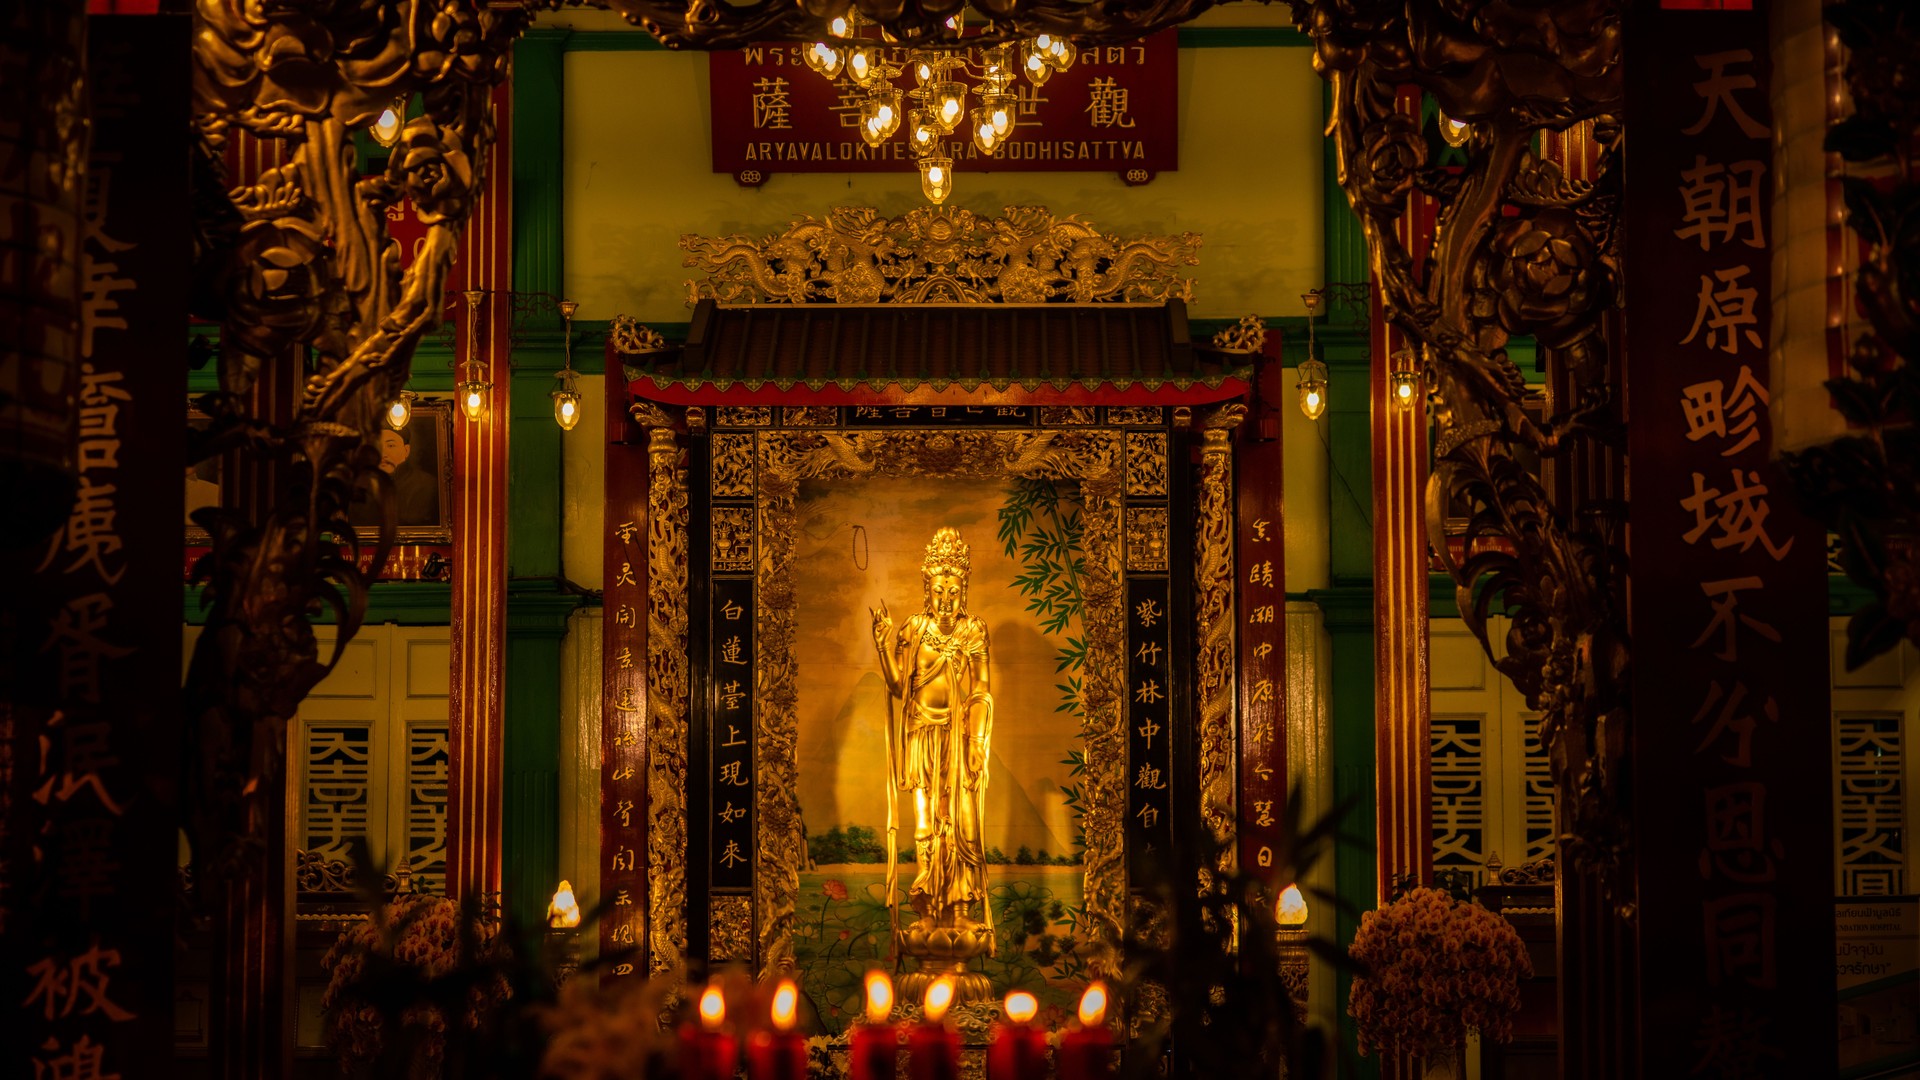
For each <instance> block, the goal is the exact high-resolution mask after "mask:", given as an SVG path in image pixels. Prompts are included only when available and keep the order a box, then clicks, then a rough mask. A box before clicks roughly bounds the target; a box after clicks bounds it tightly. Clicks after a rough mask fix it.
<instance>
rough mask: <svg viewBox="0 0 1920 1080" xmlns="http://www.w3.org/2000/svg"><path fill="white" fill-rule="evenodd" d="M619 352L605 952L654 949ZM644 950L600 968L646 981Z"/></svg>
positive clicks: (604, 778) (612, 453)
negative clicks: (608, 900)
mask: <svg viewBox="0 0 1920 1080" xmlns="http://www.w3.org/2000/svg"><path fill="white" fill-rule="evenodd" d="M629 404H630V400H629V397H628V393H627V380H626V375H625V373H624V371H623V370H622V367H621V363H620V355H619V354H618V353H616V352H614V350H613V349H612V348H611V347H609V348H608V349H607V457H606V467H607V471H606V477H605V485H606V501H607V513H606V535H605V536H604V538H603V550H604V552H605V562H604V565H605V569H606V577H605V579H604V580H605V582H606V592H605V597H604V599H603V601H602V608H601V611H602V617H603V619H604V627H603V630H602V635H601V639H600V647H601V675H600V680H601V694H602V700H601V710H600V749H601V758H600V761H601V764H600V892H601V895H602V896H607V897H611V898H612V899H613V907H612V908H611V910H610V911H609V912H608V914H607V915H606V916H605V917H603V918H602V919H601V920H600V952H601V955H603V956H607V957H611V956H612V955H613V954H616V953H620V952H624V951H627V950H638V949H641V947H642V946H644V945H646V944H647V933H646V927H647V910H648V907H647V812H648V804H647V765H648V761H647V725H646V715H647V586H648V580H647V534H648V527H649V520H648V509H647V492H648V484H649V474H648V470H647V436H646V432H644V431H643V430H641V428H640V426H639V425H638V424H635V423H634V422H633V421H632V420H631V419H630V418H629V416H628V413H627V408H628V405H629ZM647 971H648V967H647V964H646V955H645V953H644V951H638V952H635V953H634V954H633V955H632V956H626V957H621V958H620V959H618V960H616V961H614V962H613V963H612V964H610V965H609V966H607V967H605V968H603V969H602V975H601V978H602V979H603V980H605V981H609V982H611V981H616V980H629V981H631V980H637V979H644V978H646V976H647Z"/></svg>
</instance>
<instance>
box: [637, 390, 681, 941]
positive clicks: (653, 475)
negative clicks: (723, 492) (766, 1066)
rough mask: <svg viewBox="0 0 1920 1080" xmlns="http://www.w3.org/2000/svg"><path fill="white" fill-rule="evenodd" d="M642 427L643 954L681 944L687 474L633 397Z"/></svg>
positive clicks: (662, 428) (659, 422) (665, 430)
mask: <svg viewBox="0 0 1920 1080" xmlns="http://www.w3.org/2000/svg"><path fill="white" fill-rule="evenodd" d="M633 417H634V419H635V420H637V421H639V422H640V423H641V424H643V425H645V426H646V427H647V428H648V432H647V474H648V492H647V919H648V924H649V931H648V935H647V937H648V941H647V954H648V957H649V963H650V965H651V970H653V971H660V970H663V969H665V968H669V967H672V966H674V965H675V964H678V963H679V962H680V960H681V958H682V956H683V955H684V954H685V952H686V948H687V859H688V857H689V853H688V851H687V795H686V785H687V474H686V469H685V466H684V465H683V464H682V459H681V452H680V442H679V438H678V437H677V436H676V435H675V434H674V430H673V427H672V424H673V420H672V418H671V417H670V416H668V415H667V414H666V413H665V412H664V411H662V410H661V409H659V408H658V407H657V406H654V405H651V404H648V403H646V402H636V403H635V404H634V406H633Z"/></svg>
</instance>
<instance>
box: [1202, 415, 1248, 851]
mask: <svg viewBox="0 0 1920 1080" xmlns="http://www.w3.org/2000/svg"><path fill="white" fill-rule="evenodd" d="M1246 415H1247V407H1246V406H1245V405H1238V404H1235V405H1222V406H1220V407H1218V408H1216V409H1214V410H1212V411H1211V412H1210V413H1208V414H1207V415H1206V416H1205V417H1204V418H1202V421H1201V428H1202V431H1201V440H1202V441H1201V445H1200V506H1199V515H1198V518H1197V519H1196V520H1195V522H1194V530H1195V531H1194V547H1195V563H1194V570H1193V589H1194V605H1193V608H1194V611H1193V618H1194V645H1195V648H1196V650H1197V655H1196V657H1195V661H1194V688H1195V697H1196V698H1197V701H1198V705H1199V713H1200V715H1199V721H1200V724H1199V727H1200V820H1201V821H1202V822H1203V823H1205V825H1206V827H1207V832H1208V835H1209V836H1211V837H1212V838H1213V841H1214V843H1216V844H1218V845H1219V846H1220V856H1219V859H1220V861H1219V869H1220V870H1222V871H1226V872H1229V873H1231V872H1232V870H1233V867H1234V851H1233V844H1232V840H1233V836H1234V831H1235V826H1234V822H1235V816H1234V815H1235V805H1236V803H1235V799H1234V789H1235V762H1236V761H1237V760H1238V756H1239V755H1238V753H1237V750H1236V747H1235V742H1234V731H1233V692H1234V687H1233V659H1234V633H1233V629H1234V626H1233V587H1234V581H1235V578H1236V575H1235V573H1234V570H1233V449H1232V437H1233V429H1234V428H1236V427H1238V426H1239V425H1240V422H1241V421H1242V420H1243V419H1245V418H1246Z"/></svg>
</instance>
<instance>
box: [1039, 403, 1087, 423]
mask: <svg viewBox="0 0 1920 1080" xmlns="http://www.w3.org/2000/svg"><path fill="white" fill-rule="evenodd" d="M1098 412H1099V410H1098V409H1095V408H1094V407H1093V406H1091V405H1042V406H1041V407H1040V422H1041V423H1042V424H1045V425H1047V426H1048V427H1062V426H1066V425H1069V424H1092V423H1095V422H1096V421H1097V420H1098V416H1097V415H1096V414H1097V413H1098Z"/></svg>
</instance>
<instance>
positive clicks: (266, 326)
mask: <svg viewBox="0 0 1920 1080" xmlns="http://www.w3.org/2000/svg"><path fill="white" fill-rule="evenodd" d="M530 18H531V14H530V12H529V11H528V10H527V9H526V8H523V7H521V6H518V5H515V6H512V7H493V6H490V5H486V4H482V3H474V2H465V0H451V2H449V0H436V2H433V3H426V2H421V0H399V2H394V3H380V4H375V3H343V4H267V5H261V4H255V3H244V2H242V0H206V2H202V3H199V4H197V5H195V27H194V37H193V91H194V102H195V121H196V127H197V130H198V132H199V136H200V142H201V145H200V149H199V154H198V160H197V162H196V167H195V185H196V188H197V190H196V193H195V202H194V207H195V210H194V212H195V215H196V219H197V220H196V222H195V241H196V252H195V256H196V266H195V268H194V273H195V276H196V278H197V280H198V282H199V287H198V289H197V290H196V305H197V306H200V307H202V308H203V309H204V310H203V311H202V312H201V313H202V314H209V315H213V316H215V317H217V318H219V320H220V322H221V329H220V354H219V375H220V389H219V390H218V391H217V392H215V393H213V394H210V395H207V396H206V397H204V398H202V399H201V402H200V404H201V407H202V408H203V409H205V411H206V412H207V413H208V415H209V416H210V417H211V423H210V424H209V425H208V426H207V427H206V428H205V430H204V431H200V432H191V433H190V434H189V456H190V459H191V460H195V461H198V460H204V459H206V458H209V457H213V456H215V455H218V454H221V453H225V452H228V451H237V452H239V453H240V454H241V456H242V460H244V461H247V462H256V461H257V462H268V461H274V462H278V463H279V469H280V471H279V475H278V478H277V481H276V487H277V491H278V496H277V501H275V502H273V503H272V504H271V505H270V506H266V507H264V508H262V509H261V510H259V511H258V512H256V513H254V514H253V515H252V516H251V517H249V516H248V515H246V514H243V513H242V512H239V511H235V510H225V509H208V510H203V511H201V512H200V515H201V516H200V520H201V522H202V523H204V524H206V526H207V528H208V532H209V534H210V535H211V538H212V553H211V554H210V555H209V556H208V557H207V558H206V559H205V560H203V561H202V562H201V563H200V564H199V566H198V567H197V568H196V573H197V574H199V575H202V576H204V577H206V578H207V587H206V592H205V594H204V596H205V600H206V603H207V605H208V617H207V623H206V631H205V633H204V634H203V635H202V636H201V638H200V640H199V644H198V645H197V646H196V648H195V651H194V656H193V659H192V662H191V665H190V667H189V671H188V675H187V682H186V693H187V701H188V706H187V709H188V725H189V735H188V739H189V742H190V743H191V744H192V745H193V746H195V747H196V748H197V753H196V754H194V755H192V756H191V757H190V764H189V776H188V778H187V782H186V784H185V790H187V791H189V792H191V793H192V796H193V798H192V801H191V803H190V805H189V806H188V808H187V812H188V816H189V819H190V825H191V827H192V829H193V833H194V844H193V848H194V853H195V858H196V859H197V860H200V861H202V864H203V865H206V864H208V863H214V864H226V865H232V866H238V865H242V864H244V863H245V862H246V861H247V860H248V859H250V858H252V857H253V856H252V855H250V854H249V852H252V851H257V850H259V847H258V845H259V842H260V841H261V837H259V836H257V835H253V834H254V832H255V831H256V830H257V829H258V828H259V827H260V826H261V825H262V824H263V823H265V822H270V821H275V820H277V818H276V817H275V816H274V815H272V814H259V813H250V812H249V811H248V809H247V804H248V800H249V798H251V797H254V796H251V795H248V794H244V793H258V797H267V798H271V797H277V796H276V793H277V792H278V791H279V786H278V785H277V784H273V783H267V782H265V781H266V779H267V778H270V777H272V776H274V775H276V774H279V773H281V772H283V771H284V764H283V762H284V758H285V745H284V742H285V720H286V718H288V717H291V716H292V715H293V714H294V711H295V709H296V708H297V706H298V704H299V702H300V700H301V699H302V698H303V697H305V696H306V694H307V692H308V691H309V690H310V689H312V687H313V686H314V685H315V684H316V683H318V682H319V680H320V679H321V678H323V677H324V676H325V675H326V673H327V671H328V670H329V669H330V668H331V667H332V664H333V662H334V660H336V659H337V658H338V656H339V655H340V650H341V649H342V648H344V647H345V646H346V644H347V642H348V641H349V640H350V639H351V638H352V637H353V635H354V633H355V631H356V630H357V629H358V628H359V625H360V621H361V618H362V616H363V614H364V611H365V608H366V599H367V585H368V582H369V580H370V579H371V577H372V576H374V575H376V574H378V572H379V568H380V567H381V565H382V564H383V563H384V562H385V559H386V553H387V550H388V548H389V546H390V545H391V543H392V539H393V535H394V530H395V524H394V517H393V511H392V509H391V491H390V486H389V484H388V482H387V481H386V479H385V474H384V473H382V472H381V471H380V469H379V452H378V450H377V432H378V429H379V422H380V416H381V413H382V411H383V409H384V408H385V406H386V403H387V402H388V401H390V400H392V399H393V397H394V396H396V394H397V393H398V391H399V390H400V388H401V387H403V386H404V385H405V384H406V381H407V378H408V373H409V368H410V366H411V361H412V356H413V350H414V347H415V346H416V345H417V344H418V343H419V341H420V339H421V337H422V336H423V335H424V334H426V333H427V332H429V331H431V330H432V329H434V328H435V327H437V326H438V325H439V323H440V316H441V310H442V307H443V297H444V293H445V289H446V276H447V271H448V267H449V266H450V264H451V261H452V257H453V252H454V249H455V246H456V245H457V243H458V240H459V237H460V233H461V231H462V229H463V228H464V227H465V225H466V220H467V216H468V214H469V213H470V212H471V210H472V207H473V201H474V199H475V198H476V197H477V194H478V192H479V190H480V189H481V187H482V185H483V184H484V181H485V162H486V159H487V151H488V147H489V144H490V142H491V140H492V137H493V126H492V115H491V94H492V90H493V87H494V86H495V84H497V83H498V82H499V81H500V80H501V79H503V78H504V77H505V75H506V70H507V64H508V61H509V57H510V54H511V48H512V44H513V41H514V39H515V38H516V37H518V36H519V34H520V32H521V31H522V30H523V29H525V27H526V25H527V23H528V21H529V19H530ZM407 95H418V96H419V98H420V99H421V100H422V101H423V103H424V106H425V108H424V114H423V115H421V116H419V117H416V118H415V119H413V120H412V121H410V122H408V123H407V125H406V126H405V127H404V128H403V130H402V133H401V136H400V142H399V144H398V146H396V148H395V150H394V152H393V153H392V154H391V155H390V157H389V158H388V164H387V169H386V171H385V172H384V173H380V174H377V175H372V176H365V177H362V176H360V175H359V174H358V172H357V170H356V169H355V167H354V158H353V151H352V144H351V136H352V133H353V132H354V131H355V130H356V129H359V128H363V127H365V126H366V125H368V124H370V123H371V122H372V121H373V120H374V119H375V118H376V117H378V116H379V114H380V112H381V111H382V110H383V109H385V108H386V107H387V105H388V104H390V103H391V102H392V101H393V100H394V98H395V97H396V96H407ZM234 132H244V133H246V134H247V135H249V136H251V137H252V138H254V139H258V140H264V141H270V142H277V143H279V144H280V146H281V149H282V152H281V154H280V155H279V158H280V161H281V162H282V163H281V164H280V165H278V166H276V167H274V168H270V169H267V170H265V171H264V172H262V173H261V174H260V175H259V176H258V177H257V178H254V179H250V180H246V181H244V182H241V183H237V184H232V185H231V186H229V181H228V179H227V178H226V177H225V176H223V175H222V169H221V165H220V162H221V161H222V152H223V150H224V148H225V146H226V143H227V141H228V139H229V138H230V137H231V136H232V134H233V133H234ZM402 199H407V200H410V201H411V203H412V206H413V209H414V211H415V213H416V214H417V215H418V216H419V219H420V221H421V222H422V223H424V224H425V225H427V226H428V228H427V235H426V237H425V240H424V242H423V243H422V245H421V247H420V249H419V250H418V252H417V253H416V255H415V257H414V259H413V260H412V262H411V263H410V264H409V265H408V266H407V267H406V269H405V270H404V271H403V270H402V268H401V259H400V253H399V250H398V246H397V245H396V244H395V242H394V241H393V240H392V239H390V238H389V237H388V235H387V227H386V216H387V212H388V210H389V208H391V207H394V206H396V205H399V204H400V203H401V201H402ZM296 355H307V356H310V357H311V360H310V361H309V366H308V367H307V369H306V370H307V372H308V374H307V375H306V380H305V385H304V389H303V393H302V394H301V395H300V398H299V400H298V402H297V403H295V404H294V405H293V411H292V415H291V417H281V416H279V415H277V414H276V413H275V412H274V411H272V407H271V406H270V405H266V404H257V403H256V402H255V401H254V395H253V394H252V390H253V388H254V386H255V384H256V383H257V381H258V380H259V378H260V376H261V374H262V373H263V372H264V371H266V370H268V369H269V368H270V367H274V366H281V367H285V366H286V365H288V364H290V363H294V362H295V361H294V360H293V359H292V358H293V357H295V356H296ZM362 487H370V488H371V490H372V492H373V493H374V497H375V498H376V499H377V500H378V501H379V504H380V505H381V506H383V507H385V512H384V513H383V514H382V518H383V524H382V525H380V526H379V527H378V528H377V529H376V530H375V535H374V536H372V537H365V536H363V535H362V529H364V526H362V527H360V528H356V527H355V525H354V524H353V523H352V522H351V521H349V520H348V515H347V508H348V506H349V504H350V503H351V502H352V500H353V499H354V497H355V493H356V491H358V490H359V489H361V488H362ZM368 539H371V540H372V544H371V549H372V550H371V559H370V560H369V561H368V564H367V568H366V569H363V568H362V560H361V559H360V557H359V556H360V553H361V551H362V549H363V541H365V540H368ZM322 610H327V611H331V612H332V613H333V615H334V616H335V619H336V622H337V623H338V625H339V634H338V637H337V639H336V642H335V645H334V651H333V654H332V655H331V656H330V657H328V658H327V659H325V660H322V659H321V656H320V652H319V648H318V646H317V643H316V641H315V638H314V635H313V631H312V628H311V624H310V619H311V617H312V616H313V614H314V613H315V612H317V611H322ZM256 744H257V745H256Z"/></svg>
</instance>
